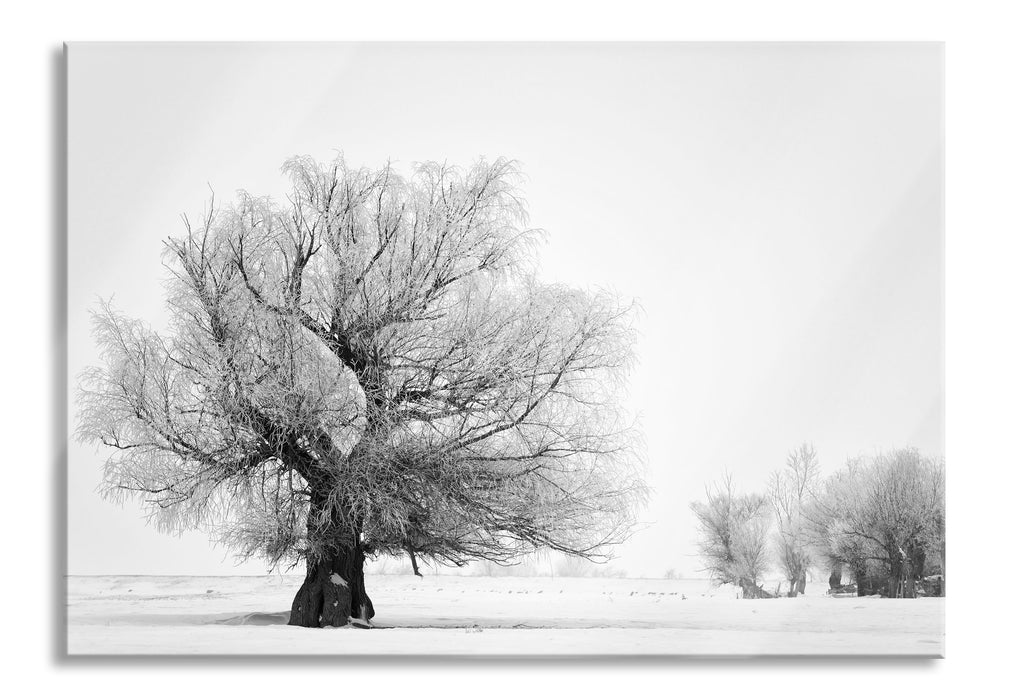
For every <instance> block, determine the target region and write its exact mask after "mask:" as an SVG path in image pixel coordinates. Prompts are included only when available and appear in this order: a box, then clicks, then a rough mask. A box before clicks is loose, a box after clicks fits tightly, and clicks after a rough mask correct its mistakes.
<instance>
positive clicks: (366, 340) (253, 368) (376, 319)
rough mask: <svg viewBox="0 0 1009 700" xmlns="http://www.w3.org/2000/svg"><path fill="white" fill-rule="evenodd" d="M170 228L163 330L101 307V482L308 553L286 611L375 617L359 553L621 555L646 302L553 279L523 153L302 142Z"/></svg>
mask: <svg viewBox="0 0 1009 700" xmlns="http://www.w3.org/2000/svg"><path fill="white" fill-rule="evenodd" d="M284 172H285V173H286V174H287V175H288V176H289V177H290V179H291V183H292V186H291V190H290V193H289V194H288V197H287V199H286V201H283V202H275V201H273V200H271V199H268V198H262V197H253V196H251V195H249V194H246V193H239V195H238V197H237V201H235V203H234V204H233V205H232V206H230V207H227V208H215V206H214V205H213V203H211V205H210V207H209V209H208V211H207V212H206V213H205V215H204V217H203V219H202V221H201V222H200V223H199V225H192V224H190V222H189V221H188V220H186V221H185V229H184V232H183V235H182V236H180V237H178V238H173V239H170V240H169V241H168V243H167V254H168V258H169V261H170V268H171V270H172V272H173V276H172V278H171V279H170V281H169V284H168V305H169V310H170V312H171V319H172V321H171V327H170V328H169V329H168V330H167V332H165V333H159V332H155V331H153V330H151V329H150V328H148V327H147V326H146V325H145V324H144V323H142V322H141V321H137V320H132V319H128V318H124V317H123V316H122V315H120V314H118V313H117V312H115V311H114V310H113V309H111V308H110V307H108V306H105V307H104V308H102V309H101V310H100V311H99V312H98V313H96V315H95V329H96V330H95V332H96V336H97V340H98V343H99V344H100V347H101V349H102V353H103V361H104V363H103V365H102V366H101V367H97V368H92V369H90V370H89V371H88V372H87V373H86V375H85V376H84V378H83V382H82V390H81V406H82V411H81V419H80V424H79V435H80V437H82V438H83V439H85V440H90V441H96V442H98V443H100V444H101V445H104V446H107V447H108V448H113V449H111V451H110V456H109V458H108V461H107V463H106V465H105V473H104V482H103V488H104V493H105V494H106V495H108V496H110V497H112V498H123V497H126V496H129V495H135V496H137V497H138V498H140V499H142V500H143V502H144V503H145V504H146V505H147V507H148V509H149V512H150V514H151V516H152V519H153V520H154V521H155V522H156V524H157V525H158V526H160V527H161V528H163V529H166V530H170V531H181V530H185V529H189V528H198V527H200V528H204V529H206V530H208V531H209V532H211V533H213V534H214V535H215V536H216V537H217V538H218V539H219V540H220V541H222V542H223V543H225V544H226V545H227V546H229V547H230V548H232V549H233V550H234V551H235V552H236V553H237V554H238V555H240V556H243V557H252V556H258V557H265V558H267V559H268V560H269V561H270V562H272V564H274V565H281V564H283V565H294V564H297V563H299V562H301V561H304V563H305V564H306V568H307V572H306V576H305V580H304V583H303V584H302V586H301V588H300V590H299V591H298V592H297V594H296V596H295V598H294V602H293V605H292V609H291V624H293V625H301V626H307V627H317V626H329V625H332V626H342V625H345V624H347V623H348V621H349V622H353V623H354V624H358V625H367V624H368V620H370V619H371V618H372V617H373V615H374V608H373V606H372V603H371V600H370V599H369V597H368V594H367V593H366V591H365V585H364V562H365V559H366V558H367V557H368V556H370V555H376V554H380V553H385V554H391V555H406V556H408V557H409V558H410V560H411V561H412V562H413V564H414V569H415V571H416V570H417V562H418V561H424V560H427V561H440V562H449V563H454V564H462V563H465V562H467V561H470V560H474V559H483V560H489V561H507V560H509V559H511V558H513V557H515V556H519V555H522V554H526V553H528V552H530V551H532V550H534V549H537V548H543V547H546V548H552V549H554V550H558V551H560V552H565V553H568V554H573V555H578V556H584V557H605V556H606V554H607V552H608V551H609V548H610V547H611V545H613V544H615V543H618V542H620V541H622V540H623V539H624V538H625V537H626V536H627V535H628V533H629V528H630V527H631V525H632V523H633V516H634V514H635V511H636V506H637V504H638V501H639V499H640V496H641V494H642V492H643V488H642V483H641V481H640V479H639V477H638V475H637V473H636V464H637V462H636V459H635V455H634V453H633V450H632V447H633V444H632V440H631V435H630V433H629V432H628V429H627V424H626V422H625V420H624V416H623V412H622V411H621V410H620V407H619V403H618V400H617V398H616V397H617V396H619V390H620V388H621V385H622V383H623V378H624V373H625V370H626V368H627V364H628V360H629V346H630V344H631V340H632V336H633V333H632V329H631V327H630V324H629V321H630V318H629V317H630V310H629V308H628V307H627V306H626V305H623V304H621V303H620V302H619V301H618V300H617V299H615V298H614V297H613V296H611V295H609V294H605V293H602V292H586V291H581V290H575V289H571V288H568V287H565V286H563V285H557V284H543V283H541V282H539V281H537V279H536V278H535V276H534V274H533V272H532V269H533V263H534V262H535V259H534V254H535V244H536V243H537V238H538V234H537V233H536V232H535V231H532V230H528V229H526V228H525V226H524V224H525V210H524V206H523V203H522V201H521V199H520V198H519V197H518V193H517V191H516V188H515V183H516V180H517V178H518V173H517V171H516V170H515V167H514V165H513V164H512V163H510V162H507V161H503V160H498V161H495V162H492V163H489V162H480V163H478V164H476V165H475V166H474V167H473V168H471V169H470V170H468V171H461V170H457V169H454V168H449V167H445V166H442V165H434V164H425V165H421V166H419V167H417V168H416V169H415V172H414V173H413V175H412V176H410V177H402V176H400V175H398V174H397V173H396V172H394V171H393V170H392V169H390V168H389V167H385V168H382V169H379V170H374V171H372V170H366V169H360V170H354V169H349V168H348V167H347V166H346V165H345V163H344V162H343V160H342V159H337V160H336V161H335V162H333V163H331V164H329V165H323V164H319V163H316V162H315V161H313V160H311V159H309V158H294V159H291V160H289V161H288V162H287V163H286V164H285V165H284Z"/></svg>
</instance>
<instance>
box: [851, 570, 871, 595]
mask: <svg viewBox="0 0 1009 700" xmlns="http://www.w3.org/2000/svg"><path fill="white" fill-rule="evenodd" d="M852 573H854V574H855V591H856V593H855V595H857V596H858V597H859V598H861V597H862V596H867V595H869V589H870V586H871V582H870V581H869V575H868V573H867V572H866V570H865V567H864V566H861V565H857V564H856V565H855V566H854V567H852Z"/></svg>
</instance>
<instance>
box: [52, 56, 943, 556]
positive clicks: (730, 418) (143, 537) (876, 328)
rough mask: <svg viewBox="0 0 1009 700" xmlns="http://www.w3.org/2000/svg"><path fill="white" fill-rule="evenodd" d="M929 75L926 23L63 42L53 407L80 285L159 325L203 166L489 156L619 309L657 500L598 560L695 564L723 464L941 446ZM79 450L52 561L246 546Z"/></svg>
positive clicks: (224, 181) (82, 352) (83, 292)
mask: <svg viewBox="0 0 1009 700" xmlns="http://www.w3.org/2000/svg"><path fill="white" fill-rule="evenodd" d="M942 74H943V53H942V47H941V45H940V44H615V43H611V44H265V45H263V44H260V45H255V44H198V45H193V44H160V45H144V44H116V45H108V44H106V45H103V44H72V45H71V46H70V49H69V95H68V129H69V145H68V146H69V154H68V160H69V162H68V166H69V183H68V196H69V203H68V204H69V206H68V218H69V251H68V296H69V301H68V326H69V327H68V338H69V341H68V342H69V348H68V350H69V368H68V369H69V376H70V378H71V380H70V381H71V387H70V388H71V392H70V393H71V405H70V406H69V411H70V425H71V426H73V425H74V424H75V422H76V421H75V408H74V405H73V398H72V397H73V393H74V389H75V386H76V377H77V376H78V375H79V373H80V372H81V370H82V369H84V368H85V367H86V366H88V365H92V364H96V363H97V362H98V357H97V352H96V349H95V346H94V342H93V339H92V337H91V333H90V316H89V313H90V310H92V309H94V308H95V306H96V304H97V302H98V300H99V299H100V298H109V297H114V299H115V303H116V305H117V306H118V307H119V308H120V309H122V310H123V311H124V312H126V313H127V314H130V315H133V316H137V317H141V318H144V319H146V320H148V321H150V322H151V323H152V325H154V326H155V327H158V326H162V325H164V323H165V322H166V320H167V315H166V312H165V308H164V303H163V288H162V286H161V281H162V280H163V279H164V278H165V276H166V271H165V269H164V267H163V265H162V262H163V261H162V257H161V253H162V247H163V246H162V242H163V241H164V239H166V238H167V237H168V236H171V235H175V234H178V233H179V232H180V230H181V218H180V217H181V215H182V214H183V213H188V214H190V215H198V214H199V213H200V212H201V211H202V210H203V207H204V204H205V202H206V201H207V200H208V198H209V196H210V193H211V189H212V191H213V192H214V193H215V195H216V197H217V198H218V200H219V201H228V200H229V199H230V198H231V197H232V196H233V194H234V193H235V192H236V191H237V190H240V189H244V190H248V191H249V192H252V193H254V194H273V195H277V196H282V195H283V194H284V192H285V191H286V187H285V181H284V178H283V177H282V175H281V173H280V166H281V164H282V163H283V161H284V160H285V159H287V158H288V157H290V156H292V155H296V154H300V155H310V156H312V157H314V158H316V159H319V160H326V159H328V158H330V157H332V156H333V155H334V154H335V153H336V152H337V151H342V152H343V153H344V155H345V157H346V159H347V161H348V163H349V164H350V165H351V166H368V167H375V166H379V165H381V164H383V163H385V162H386V161H387V160H391V161H392V162H393V164H394V165H395V166H396V167H398V168H400V169H401V170H403V171H408V170H409V169H410V168H411V167H412V164H413V163H415V162H418V161H426V160H436V161H446V162H449V163H453V164H458V165H467V164H469V163H472V162H473V161H474V160H475V159H477V158H479V157H482V156H483V157H488V158H495V157H498V156H504V157H507V158H511V159H515V160H517V161H518V162H519V163H521V166H522V171H523V173H524V175H525V178H526V180H525V182H524V184H523V190H524V194H525V199H526V202H527V205H528V210H529V214H530V224H531V225H532V226H534V227H537V228H542V229H544V230H545V231H546V232H547V234H548V236H547V240H546V242H545V244H544V245H543V246H542V247H541V248H540V250H539V272H540V275H541V277H542V278H543V279H545V280H548V281H558V282H564V283H567V284H570V285H573V286H580V287H591V286H600V287H604V288H606V289H610V290H613V291H615V292H617V293H619V294H620V295H621V296H623V297H624V298H626V299H628V300H631V299H633V300H635V301H636V302H637V303H638V305H639V306H640V309H641V313H640V316H639V319H638V326H637V329H638V333H639V341H638V344H637V347H636V363H635V366H634V371H633V372H632V373H631V375H630V378H629V392H628V396H627V399H626V400H627V406H628V409H629V410H631V411H632V412H633V413H634V414H635V415H637V416H638V420H639V422H640V426H641V428H642V431H643V434H644V439H645V444H644V453H645V456H646V461H647V479H648V482H649V485H650V487H651V498H650V503H649V505H648V507H647V508H646V510H645V512H643V514H642V528H641V530H640V531H639V532H638V534H636V535H635V536H634V537H633V538H632V539H631V540H629V541H628V542H627V543H626V544H624V545H623V546H621V547H620V548H619V549H618V550H617V552H616V554H617V559H616V560H615V561H614V565H615V566H617V567H618V568H620V569H623V570H625V571H627V572H628V574H630V575H641V576H660V575H662V574H663V573H664V572H665V571H666V570H668V569H670V568H675V569H676V570H677V571H679V572H680V573H681V574H683V575H687V576H694V575H701V574H700V573H699V571H700V569H701V563H700V562H699V561H698V559H697V557H696V556H695V543H696V528H695V523H694V518H693V515H692V514H691V512H690V509H689V504H690V502H691V501H694V500H697V499H699V498H702V497H703V495H704V488H705V485H706V484H710V483H713V482H715V481H717V480H719V479H720V478H721V476H722V474H724V473H725V472H730V473H731V474H732V475H733V478H734V480H735V483H736V484H737V485H738V486H739V488H740V489H743V490H753V491H755V490H762V489H763V488H764V487H765V485H766V483H767V479H768V477H769V476H770V474H771V473H772V472H773V471H774V470H776V469H779V468H781V467H783V466H784V463H785V459H786V457H787V454H788V452H789V450H791V449H794V448H795V447H796V446H798V445H799V444H800V443H802V442H810V443H812V444H813V445H815V447H816V448H817V451H818V453H819V456H820V463H821V467H822V469H823V470H824V471H826V472H830V471H833V470H836V469H838V468H840V467H841V466H843V465H844V462H845V460H846V459H847V458H848V457H849V456H855V455H858V454H862V453H872V452H874V451H877V450H884V449H890V448H893V447H902V446H908V445H910V446H915V447H918V448H919V449H921V450H922V451H923V452H926V453H929V454H942V452H943V449H944V445H943V416H944V385H943V322H944V317H943V83H942ZM102 462H103V454H102V453H101V451H99V450H97V449H96V448H94V447H92V446H82V445H80V444H78V443H76V442H75V441H74V440H73V439H72V438H71V440H70V444H69V473H68V573H70V574H113V573H115V574H231V573H241V574H257V573H265V571H266V565H265V564H263V563H260V562H246V563H244V564H242V565H239V566H236V565H235V562H234V561H233V560H232V559H231V557H230V556H229V555H228V554H227V552H226V551H224V550H222V549H220V548H214V547H213V546H212V544H211V543H209V541H208V539H207V538H206V537H205V536H204V535H202V534H201V533H189V534H186V535H184V536H182V537H176V536H172V535H166V534H160V533H157V532H156V531H155V530H154V529H153V528H151V527H148V526H146V525H145V523H144V516H143V513H142V510H141V509H140V507H139V506H137V505H135V504H129V503H128V504H126V505H122V506H120V505H117V504H113V503H109V502H106V501H103V500H102V499H101V498H100V497H99V496H98V494H97V491H96V487H97V485H98V483H99V480H100V476H101V465H102Z"/></svg>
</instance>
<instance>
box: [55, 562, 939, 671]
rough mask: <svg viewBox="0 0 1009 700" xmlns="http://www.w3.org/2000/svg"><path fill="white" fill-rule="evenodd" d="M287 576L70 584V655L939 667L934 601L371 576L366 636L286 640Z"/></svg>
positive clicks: (327, 634) (292, 633)
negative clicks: (372, 613)
mask: <svg viewBox="0 0 1009 700" xmlns="http://www.w3.org/2000/svg"><path fill="white" fill-rule="evenodd" d="M299 584H300V579H299V577H298V576H294V575H288V576H270V577H239V576H235V577H190V576H180V577H170V576H153V577H149V576H96V577H91V576H71V577H69V579H68V625H67V648H68V652H69V653H70V654H367V655H384V654H406V655H418V654H453V655H493V656H502V655H504V656H515V655H518V656H539V655H550V656H570V655H581V654H593V655H598V654H638V655H656V654H661V655H665V654H689V655H703V656H723V655H761V654H772V655H781V654H829V655H849V654H856V655H867V654H885V655H915V656H932V657H935V656H941V655H942V654H943V649H944V644H945V635H944V631H943V624H944V617H945V607H944V605H945V601H944V600H943V599H939V598H921V599H917V600H886V599H880V598H829V597H826V596H824V595H822V590H823V588H825V587H826V586H825V585H823V584H816V583H812V584H810V586H809V593H810V595H807V596H805V597H801V598H792V599H789V598H778V599H772V600H742V599H737V598H736V593H735V591H734V590H733V589H732V588H730V587H722V588H712V587H711V585H710V584H709V583H708V582H707V581H701V580H696V579H684V580H654V579H606V578H585V579H576V578H524V577H496V576H494V577H477V576H426V577H424V578H422V579H421V578H417V577H414V576H391V575H381V576H370V577H369V579H368V592H369V594H370V595H371V597H372V599H373V601H374V602H375V607H376V609H377V610H378V614H377V616H376V618H375V619H374V620H373V622H374V623H375V625H376V628H375V629H371V630H357V629H351V628H346V629H321V630H312V629H301V628H295V627H288V626H287V625H286V624H284V623H286V621H287V610H289V607H290V603H291V599H292V598H293V596H294V593H295V591H296V590H297V587H298V585H299Z"/></svg>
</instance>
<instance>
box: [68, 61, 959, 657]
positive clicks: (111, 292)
mask: <svg viewBox="0 0 1009 700" xmlns="http://www.w3.org/2000/svg"><path fill="white" fill-rule="evenodd" d="M67 58H68V135H67V138H68V170H69V172H68V177H69V182H68V198H69V201H68V221H69V230H68V241H69V250H68V259H69V261H68V275H69V279H68V292H69V305H68V322H69V328H68V338H69V341H68V342H69V349H68V350H69V363H70V366H69V368H68V369H69V376H70V377H71V383H72V387H71V392H70V393H71V396H70V405H69V408H68V410H69V413H70V415H69V424H70V426H71V428H72V431H73V433H72V435H71V436H70V447H69V460H68V462H69V465H68V473H67V475H66V478H67V493H68V503H67V507H68V514H67V522H68V532H67V571H66V574H67V600H66V605H67V629H66V635H67V638H66V643H67V652H68V653H69V654H71V655H161V654H164V655H203V654H207V655H236V654H240V655H244V654H248V655H270V656H277V655H292V654H293V655H330V656H333V657H341V656H376V657H387V658H397V657H403V656H426V655H443V656H510V657H529V656H536V657H541V656H543V657H557V656H608V657H609V656H614V657H621V656H674V655H688V656H732V655H748V656H750V655H768V656H782V655H797V656H798V655H821V656H839V655H841V656H851V655H855V656H873V655H883V656H922V657H938V656H942V655H943V653H944V640H945V633H944V601H945V595H946V569H945V458H944V444H943V412H944V396H943V381H944V379H943V258H942V254H943V210H942V192H943V169H942V163H943V124H942V114H943V107H942V96H943V82H942V80H943V77H942V76H943V72H942V67H943V49H942V45H941V44H934V43H933V44H929V43H920V44H919V43H841V44H835V43H824V44H818V43H798V44H789V43H785V44H775V43H753V44H748V43H714V44H692V43H684V44H675V43H605V44H603V43H600V44H569V43H536V44H523V43H472V44H467V43H448V44H439V43H429V44H424V43H413V44H398V43H362V44H339V43H334V44H205V43H197V44H184V43H182V44H91V43H80V44H79V43H74V44H70V45H69V46H68V47H67Z"/></svg>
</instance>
